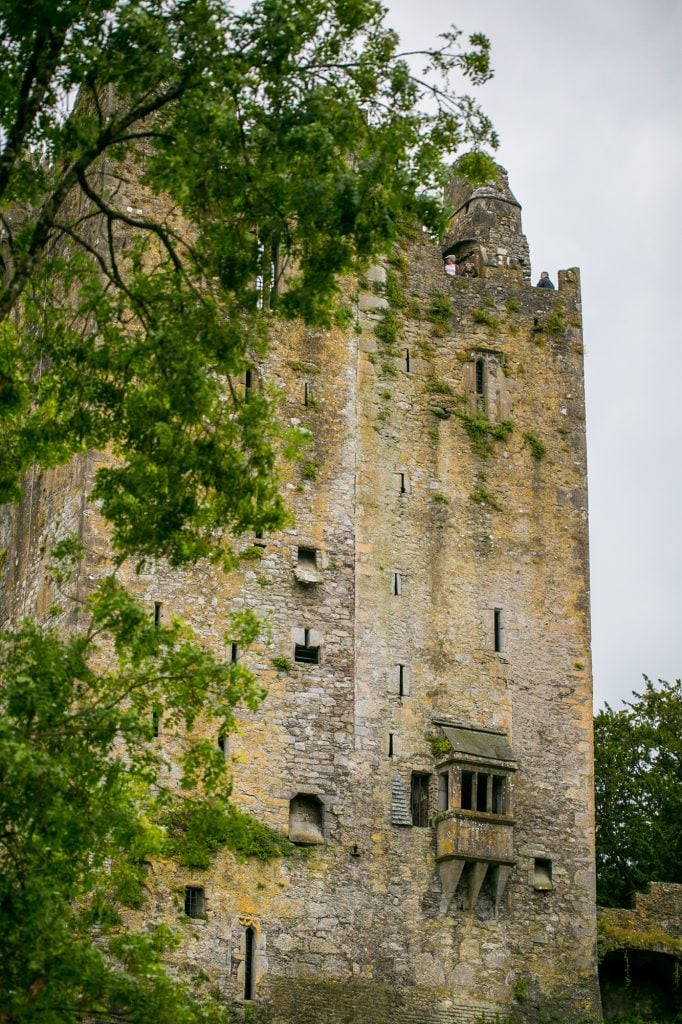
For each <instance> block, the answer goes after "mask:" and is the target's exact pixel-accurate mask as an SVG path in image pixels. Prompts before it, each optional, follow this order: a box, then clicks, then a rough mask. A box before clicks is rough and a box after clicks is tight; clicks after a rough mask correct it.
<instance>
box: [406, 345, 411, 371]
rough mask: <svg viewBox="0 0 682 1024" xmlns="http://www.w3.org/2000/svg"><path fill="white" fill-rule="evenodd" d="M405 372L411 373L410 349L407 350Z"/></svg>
mask: <svg viewBox="0 0 682 1024" xmlns="http://www.w3.org/2000/svg"><path fill="white" fill-rule="evenodd" d="M405 372H406V373H409V372H410V350H409V348H406V349H405Z"/></svg>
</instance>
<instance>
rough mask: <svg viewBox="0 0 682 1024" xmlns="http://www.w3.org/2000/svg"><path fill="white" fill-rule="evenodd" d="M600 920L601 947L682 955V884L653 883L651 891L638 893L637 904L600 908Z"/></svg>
mask: <svg viewBox="0 0 682 1024" xmlns="http://www.w3.org/2000/svg"><path fill="white" fill-rule="evenodd" d="M597 921H598V930H599V938H600V947H602V949H603V950H604V952H606V951H607V950H609V949H615V948H617V947H629V948H631V949H649V950H652V951H654V952H660V953H670V952H676V953H677V954H678V955H679V954H681V953H682V885H674V884H673V883H672V882H650V883H649V889H648V891H647V892H637V893H635V895H634V899H633V905H632V907H630V908H628V909H622V908H620V907H618V908H614V907H599V908H598V909H597Z"/></svg>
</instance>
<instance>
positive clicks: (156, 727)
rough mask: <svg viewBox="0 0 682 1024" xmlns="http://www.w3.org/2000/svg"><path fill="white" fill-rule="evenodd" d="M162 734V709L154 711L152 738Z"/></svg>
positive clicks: (154, 709)
mask: <svg viewBox="0 0 682 1024" xmlns="http://www.w3.org/2000/svg"><path fill="white" fill-rule="evenodd" d="M160 732H161V710H160V708H153V709H152V736H154V737H157V736H158V735H159V733H160Z"/></svg>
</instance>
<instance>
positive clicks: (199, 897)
mask: <svg viewBox="0 0 682 1024" xmlns="http://www.w3.org/2000/svg"><path fill="white" fill-rule="evenodd" d="M185 913H186V914H187V917H203V916H204V914H205V913H206V893H205V892H204V889H203V886H201V885H186V886H185Z"/></svg>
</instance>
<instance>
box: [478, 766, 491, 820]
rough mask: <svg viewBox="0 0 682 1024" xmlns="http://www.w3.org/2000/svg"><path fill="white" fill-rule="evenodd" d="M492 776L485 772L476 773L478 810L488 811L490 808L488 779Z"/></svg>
mask: <svg viewBox="0 0 682 1024" xmlns="http://www.w3.org/2000/svg"><path fill="white" fill-rule="evenodd" d="M489 777H490V776H488V775H485V774H484V773H483V772H478V773H477V775H476V810H477V811H483V812H485V811H487V810H488V779H489Z"/></svg>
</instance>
